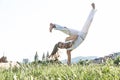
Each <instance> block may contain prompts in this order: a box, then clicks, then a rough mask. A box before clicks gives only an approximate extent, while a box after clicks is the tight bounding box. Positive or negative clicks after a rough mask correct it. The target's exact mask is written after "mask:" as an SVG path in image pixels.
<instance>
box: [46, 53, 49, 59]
mask: <svg viewBox="0 0 120 80" xmlns="http://www.w3.org/2000/svg"><path fill="white" fill-rule="evenodd" d="M48 59H49V52H47V54H46V60H47V61H48Z"/></svg>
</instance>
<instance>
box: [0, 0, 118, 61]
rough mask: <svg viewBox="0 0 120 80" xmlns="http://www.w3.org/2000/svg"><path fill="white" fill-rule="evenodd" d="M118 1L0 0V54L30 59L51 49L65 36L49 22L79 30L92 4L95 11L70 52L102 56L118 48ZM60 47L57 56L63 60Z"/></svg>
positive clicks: (11, 58) (63, 52) (64, 53)
mask: <svg viewBox="0 0 120 80" xmlns="http://www.w3.org/2000/svg"><path fill="white" fill-rule="evenodd" d="M118 1H119V0H0V56H2V55H3V53H4V55H5V56H7V57H8V60H12V61H22V59H23V58H28V59H30V61H32V60H33V59H34V55H35V52H36V51H37V52H38V55H39V59H41V57H42V54H43V53H47V51H49V52H51V51H52V48H53V47H54V44H55V43H56V42H58V41H64V39H65V37H66V36H67V35H65V34H63V33H61V32H59V31H55V30H53V32H52V33H50V32H49V23H50V22H53V23H57V24H60V25H63V26H67V27H70V28H73V29H77V30H81V28H82V26H83V25H84V22H85V20H86V18H87V16H88V14H89V12H90V10H91V5H90V4H91V3H92V2H94V3H95V4H96V8H97V12H96V14H95V17H94V20H93V22H92V25H91V27H90V29H89V32H88V35H87V37H86V39H85V41H84V42H83V43H82V44H81V45H80V46H79V47H78V48H77V49H75V50H74V51H73V52H72V57H77V56H104V55H107V54H111V53H113V52H119V51H120V42H119V41H120V38H119V34H120V31H119V29H120V28H119V27H120V23H119V21H120V15H119V14H120V11H119V7H120V5H119V2H118ZM66 58H67V56H66V52H65V50H60V59H66Z"/></svg>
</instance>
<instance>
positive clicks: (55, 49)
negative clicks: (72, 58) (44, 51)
mask: <svg viewBox="0 0 120 80" xmlns="http://www.w3.org/2000/svg"><path fill="white" fill-rule="evenodd" d="M57 51H58V44H55V46H54V48H53V51H52V53H51V55H54V54H56V52H57Z"/></svg>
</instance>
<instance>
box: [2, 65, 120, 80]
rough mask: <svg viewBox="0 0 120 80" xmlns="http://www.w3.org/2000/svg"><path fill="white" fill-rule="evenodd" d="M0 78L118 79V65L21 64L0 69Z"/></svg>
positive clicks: (119, 74)
mask: <svg viewBox="0 0 120 80" xmlns="http://www.w3.org/2000/svg"><path fill="white" fill-rule="evenodd" d="M0 80H120V67H119V66H115V65H108V64H89V65H80V64H73V65H71V66H67V65H64V64H44V65H43V64H22V66H21V67H20V68H13V69H11V68H10V69H7V70H5V69H0Z"/></svg>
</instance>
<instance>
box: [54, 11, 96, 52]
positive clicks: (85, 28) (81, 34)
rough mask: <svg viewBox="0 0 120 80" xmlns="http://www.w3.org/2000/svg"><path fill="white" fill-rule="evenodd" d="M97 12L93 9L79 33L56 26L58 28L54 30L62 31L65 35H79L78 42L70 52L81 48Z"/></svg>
mask: <svg viewBox="0 0 120 80" xmlns="http://www.w3.org/2000/svg"><path fill="white" fill-rule="evenodd" d="M95 12H96V10H94V9H92V10H91V11H90V13H89V16H88V18H87V20H86V22H85V24H84V26H83V28H82V30H81V31H77V30H74V29H70V28H67V27H64V26H60V25H58V24H55V26H56V28H54V29H55V30H60V31H62V32H64V33H65V34H67V35H70V36H71V35H79V37H78V38H77V40H76V41H75V43H74V44H73V46H72V47H71V48H70V49H69V50H71V49H74V48H76V47H77V46H79V44H81V43H82V42H83V40H84V39H85V37H86V35H87V33H88V30H89V27H90V24H91V22H92V20H93V17H94V14H95ZM80 38H81V39H80Z"/></svg>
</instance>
